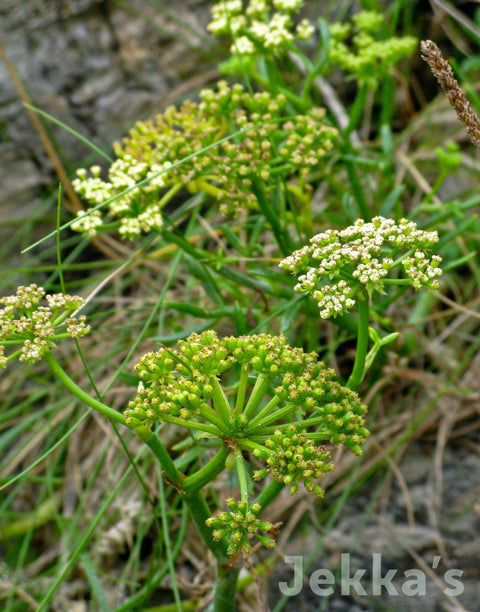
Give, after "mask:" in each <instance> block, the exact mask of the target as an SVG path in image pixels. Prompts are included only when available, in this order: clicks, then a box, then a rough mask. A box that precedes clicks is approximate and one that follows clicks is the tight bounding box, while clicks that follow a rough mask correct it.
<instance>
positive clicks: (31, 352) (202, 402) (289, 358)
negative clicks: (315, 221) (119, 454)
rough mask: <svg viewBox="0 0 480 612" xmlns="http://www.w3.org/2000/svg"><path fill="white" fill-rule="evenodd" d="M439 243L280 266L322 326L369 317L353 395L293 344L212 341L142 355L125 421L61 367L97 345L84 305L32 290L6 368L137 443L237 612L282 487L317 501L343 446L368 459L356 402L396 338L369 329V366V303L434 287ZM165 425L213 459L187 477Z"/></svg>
mask: <svg viewBox="0 0 480 612" xmlns="http://www.w3.org/2000/svg"><path fill="white" fill-rule="evenodd" d="M436 241H437V235H436V233H435V232H425V231H422V230H419V229H417V227H416V225H415V224H414V223H413V222H409V221H407V220H405V219H402V220H400V221H399V222H398V223H395V222H394V221H392V220H389V219H384V218H382V217H376V218H374V219H373V220H372V221H371V222H368V223H366V222H364V221H362V220H358V221H357V222H356V223H355V224H354V225H353V226H351V227H348V228H346V229H345V230H329V231H326V232H324V233H322V234H318V235H316V236H314V237H313V238H312V239H311V240H310V244H309V245H307V246H305V247H303V248H301V249H299V250H297V251H295V252H294V253H292V254H291V255H290V256H288V257H287V258H286V259H284V260H283V262H282V263H281V264H280V265H281V267H282V268H285V269H287V270H289V271H291V272H292V273H294V274H297V275H299V277H298V281H299V282H298V284H297V285H296V287H295V290H296V291H301V292H307V293H311V294H312V297H313V298H314V299H315V300H316V301H317V302H318V305H319V308H320V316H321V317H324V318H328V317H332V316H336V315H337V314H341V313H343V312H345V311H347V310H352V309H354V308H355V309H357V310H358V315H359V323H358V338H357V354H356V359H355V363H354V366H353V371H352V374H351V376H350V378H349V381H348V383H347V385H346V386H344V385H342V384H341V382H340V381H339V380H338V378H337V376H336V375H335V372H334V371H333V370H332V369H330V368H327V367H326V366H325V365H324V364H323V363H322V362H320V361H319V358H318V355H317V354H316V353H305V352H304V351H303V350H302V349H300V348H295V347H291V346H290V345H289V344H288V343H287V341H286V339H285V337H283V336H274V335H269V334H255V335H250V336H239V337H236V336H226V337H223V338H219V337H218V335H217V333H216V332H215V331H213V330H209V331H205V332H203V333H201V334H196V333H195V334H192V335H190V336H189V337H188V338H187V339H186V340H184V341H181V342H179V343H178V348H177V349H171V348H167V347H160V348H159V349H158V350H157V351H155V352H149V353H147V354H146V355H144V356H143V357H142V358H141V359H140V360H139V362H138V363H137V365H136V366H135V368H134V371H135V374H136V375H137V376H138V379H139V382H138V389H137V395H136V397H135V398H134V399H133V400H131V401H130V402H129V404H128V407H127V408H126V410H125V412H124V414H121V413H119V412H117V411H116V410H113V409H112V408H110V407H109V406H108V405H106V404H105V403H103V402H102V401H100V400H98V399H96V398H93V397H90V396H89V395H88V394H87V393H86V392H85V391H83V390H82V389H81V388H80V387H78V386H77V384H76V383H75V382H74V381H73V380H72V379H71V378H70V377H69V375H68V374H67V373H66V372H65V371H64V369H63V368H62V367H61V366H60V364H59V362H58V361H57V360H56V359H55V357H54V356H53V354H52V350H53V349H54V347H55V344H56V342H57V341H58V340H60V339H62V338H65V337H72V338H78V337H80V336H83V335H85V334H86V333H88V331H89V328H88V326H86V323H85V319H84V316H83V315H82V316H80V317H76V316H72V315H74V314H76V312H77V311H78V310H79V309H80V308H81V307H82V303H83V301H82V299H81V298H79V297H71V296H68V295H62V294H56V295H48V294H47V295H46V294H45V292H44V291H43V289H41V288H40V287H37V286H35V285H30V286H29V287H20V288H19V289H18V291H17V293H16V295H12V296H8V297H4V298H2V300H1V301H0V302H1V304H2V306H3V308H2V309H1V310H0V346H1V353H0V364H1V365H2V366H6V365H7V364H8V363H9V362H11V361H13V360H14V359H15V358H18V359H19V360H20V361H27V362H33V361H36V360H39V359H43V360H44V361H45V362H46V363H47V364H48V366H49V367H50V368H51V369H52V371H53V373H54V374H55V375H56V376H57V377H58V378H59V379H60V380H61V382H62V383H63V384H64V385H65V387H66V388H67V389H68V390H69V391H70V392H71V393H73V394H74V395H76V396H77V397H78V398H79V399H80V400H82V402H84V403H85V404H87V405H89V406H91V407H92V408H94V409H95V410H97V411H99V412H100V413H102V414H104V415H105V416H107V417H108V418H110V419H112V420H114V421H115V422H117V423H121V424H122V425H125V426H126V427H129V428H131V429H133V430H134V431H135V432H136V433H137V434H138V435H139V436H140V438H141V439H142V440H143V441H144V442H145V443H146V444H147V445H148V446H149V447H150V449H151V450H152V452H153V453H154V455H155V457H156V458H157V459H158V461H159V462H160V464H161V467H162V470H163V475H164V479H165V481H166V482H168V483H169V484H170V485H171V486H173V487H174V488H175V490H176V491H177V492H178V493H179V494H180V495H181V497H182V499H183V500H184V502H185V504H186V505H187V506H188V508H189V510H190V513H191V516H192V518H193V520H194V522H195V525H196V526H197V528H198V531H199V533H200V535H201V537H202V538H203V541H204V543H205V545H206V546H207V547H208V548H209V549H210V551H211V552H212V553H213V555H214V556H215V558H216V560H217V578H216V582H215V594H214V603H213V606H214V609H215V610H217V611H219V612H220V611H223V610H229V609H231V606H232V602H233V601H234V599H235V591H236V583H237V578H238V572H239V570H240V567H241V564H242V561H243V560H244V559H245V558H247V557H248V556H249V555H250V554H251V553H252V551H255V550H256V549H257V548H258V546H265V547H267V548H272V547H273V546H274V545H275V535H276V530H277V527H278V526H275V525H273V524H272V523H271V522H269V521H268V518H267V517H266V514H267V512H266V511H267V509H268V506H269V504H270V503H271V502H272V501H273V500H274V499H275V498H276V496H278V494H279V493H280V492H281V490H282V489H283V488H284V487H285V486H287V487H288V489H289V491H290V493H291V494H292V495H294V494H295V493H296V492H297V491H298V489H299V487H300V486H302V487H305V489H306V490H307V491H311V492H312V493H313V494H315V495H317V496H319V497H320V496H321V495H322V493H323V491H322V488H321V484H320V483H321V477H322V475H323V474H324V473H326V472H329V471H330V470H332V469H333V464H332V461H331V448H333V447H335V446H338V445H339V444H343V445H344V446H346V447H347V448H348V449H350V450H351V451H352V452H354V453H355V454H360V453H361V445H362V443H363V442H364V440H365V437H366V436H367V434H368V431H367V429H366V428H365V421H364V416H365V412H366V407H365V406H364V405H363V404H362V402H361V400H360V398H359V396H358V394H357V392H356V389H357V388H358V386H359V385H360V383H361V381H362V380H363V377H364V375H365V372H366V370H367V369H368V367H369V365H370V364H371V362H372V360H373V358H374V356H375V354H376V352H377V351H378V349H379V348H380V346H383V345H385V344H386V343H387V342H389V341H391V340H392V339H393V337H395V336H396V334H390V335H389V336H385V337H383V338H380V336H379V334H378V333H377V332H375V331H374V330H372V329H370V338H371V339H372V341H373V347H372V348H371V350H370V352H369V353H367V348H368V344H369V338H368V336H369V305H370V302H371V301H374V300H375V296H376V295H377V294H382V293H385V291H386V290H387V289H388V288H389V286H391V285H397V286H403V285H405V284H410V285H412V286H413V287H414V288H415V289H418V288H419V287H422V286H426V287H433V288H435V287H437V283H438V281H437V279H438V277H439V275H440V273H441V272H440V268H439V267H438V266H439V263H440V258H439V257H438V256H435V255H433V256H431V257H429V256H428V255H427V254H426V253H427V251H428V249H429V248H430V247H431V246H433V245H434V244H435V242H436ZM401 272H403V273H404V275H405V276H406V278H401ZM159 424H173V425H175V426H177V427H183V428H186V429H187V430H188V433H189V436H190V438H191V440H192V445H193V444H195V446H197V447H200V448H201V447H202V446H204V447H205V451H207V452H208V453H210V454H209V455H208V456H209V457H210V458H209V460H208V461H206V462H205V463H204V464H203V465H202V466H201V467H200V468H199V469H193V470H191V471H190V470H189V469H188V468H187V470H186V471H180V470H179V469H178V468H177V467H176V465H175V463H174V461H173V459H172V457H171V456H170V455H169V453H168V451H167V449H166V448H165V446H164V445H163V444H162V440H161V437H160V436H159V435H158V433H157V431H156V428H157V426H158V425H159ZM224 471H227V472H232V471H233V472H234V473H235V475H236V482H237V487H238V492H239V493H238V497H237V498H233V497H229V498H227V499H226V500H225V506H226V507H223V504H222V503H221V502H220V506H217V507H216V508H215V507H212V506H214V504H212V502H211V501H210V503H209V500H207V498H206V497H205V495H204V493H203V491H204V490H205V488H206V487H207V485H209V484H211V483H212V482H214V481H215V480H216V479H217V478H218V477H219V476H220V475H221V474H222V473H223V472H224ZM254 483H258V484H257V485H255V486H254Z"/></svg>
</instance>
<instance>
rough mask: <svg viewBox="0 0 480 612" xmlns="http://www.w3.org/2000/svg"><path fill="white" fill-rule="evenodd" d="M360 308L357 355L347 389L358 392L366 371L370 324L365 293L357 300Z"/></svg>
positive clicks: (367, 300) (367, 299)
mask: <svg viewBox="0 0 480 612" xmlns="http://www.w3.org/2000/svg"><path fill="white" fill-rule="evenodd" d="M357 306H358V333H357V353H356V355H355V363H354V364H353V370H352V373H351V375H350V378H349V379H348V382H347V387H348V388H349V389H353V390H354V391H356V390H357V389H358V387H359V386H360V383H361V382H362V380H363V375H364V371H365V359H366V356H367V351H368V322H369V297H368V294H367V292H366V291H363V292H362V293H361V294H360V295H359V298H358V300H357Z"/></svg>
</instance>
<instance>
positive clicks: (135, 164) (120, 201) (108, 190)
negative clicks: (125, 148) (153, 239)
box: [72, 155, 168, 240]
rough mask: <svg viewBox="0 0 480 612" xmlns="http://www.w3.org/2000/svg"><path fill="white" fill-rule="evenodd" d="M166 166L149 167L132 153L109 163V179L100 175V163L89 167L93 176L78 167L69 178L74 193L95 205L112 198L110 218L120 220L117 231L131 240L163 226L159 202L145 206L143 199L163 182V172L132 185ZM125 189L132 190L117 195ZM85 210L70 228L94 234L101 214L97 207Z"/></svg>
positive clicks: (98, 226)
mask: <svg viewBox="0 0 480 612" xmlns="http://www.w3.org/2000/svg"><path fill="white" fill-rule="evenodd" d="M167 168H168V166H166V165H165V166H164V167H163V166H162V167H160V166H155V167H154V168H150V167H149V165H148V164H147V163H145V162H139V161H138V160H136V159H134V158H133V157H132V156H131V155H125V156H124V157H123V158H119V159H116V160H115V161H114V162H113V163H112V165H111V166H110V168H109V171H108V178H109V180H108V181H103V180H102V179H101V178H100V172H101V168H100V166H92V167H91V168H90V173H91V175H92V176H90V177H89V176H87V171H86V170H85V169H84V168H81V169H80V170H78V171H77V178H75V179H74V180H73V181H72V185H73V187H74V189H75V191H77V193H79V194H80V195H82V196H83V197H84V198H85V200H87V201H88V202H90V203H91V204H94V205H98V204H102V203H103V202H106V201H107V200H110V199H111V198H115V199H113V200H112V201H111V202H110V203H109V204H108V212H109V214H110V216H111V217H112V218H114V219H115V218H119V219H120V227H119V230H118V231H119V233H120V235H121V236H122V237H123V238H127V239H129V240H133V239H134V238H137V237H138V236H139V235H140V234H141V233H142V232H149V231H151V230H159V229H160V228H161V227H162V224H163V220H162V216H161V212H160V208H159V207H158V205H157V204H148V205H147V204H145V202H146V200H148V195H149V193H151V192H152V191H156V190H157V189H158V187H159V185H161V184H163V180H164V179H163V177H164V175H163V174H161V175H159V176H158V177H155V178H154V179H152V180H151V181H150V182H149V183H147V184H146V185H144V186H142V187H141V188H135V185H137V184H138V183H139V182H140V181H142V180H143V179H145V178H149V177H151V176H153V175H155V174H156V173H158V172H160V171H162V170H166V169H167ZM162 179H163V180H162ZM128 189H131V191H129V192H128V193H125V194H123V195H121V196H118V194H119V193H121V192H123V191H126V190H128ZM86 212H87V213H88V214H87V215H85V211H80V212H79V213H78V216H81V218H80V219H78V220H77V221H75V222H74V223H72V229H73V230H75V231H78V232H83V233H86V234H88V235H89V236H90V237H93V236H95V235H96V234H97V232H98V230H99V228H100V227H101V226H102V225H103V220H102V214H101V213H100V210H92V209H89V210H87V211H86Z"/></svg>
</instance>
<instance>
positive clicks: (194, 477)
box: [182, 444, 230, 493]
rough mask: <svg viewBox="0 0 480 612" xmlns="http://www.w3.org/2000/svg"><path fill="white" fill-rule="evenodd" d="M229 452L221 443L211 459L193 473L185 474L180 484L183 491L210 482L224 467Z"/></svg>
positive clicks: (195, 488) (191, 490) (200, 486)
mask: <svg viewBox="0 0 480 612" xmlns="http://www.w3.org/2000/svg"><path fill="white" fill-rule="evenodd" d="M229 452H230V450H229V448H228V447H227V446H226V445H225V444H223V445H222V447H221V448H220V449H219V451H218V452H217V453H216V455H215V457H213V459H210V461H209V462H208V463H207V464H206V465H204V466H203V467H202V468H200V469H199V470H198V471H196V472H195V473H194V474H191V475H190V476H187V477H186V478H185V480H184V481H183V486H182V488H183V490H184V491H185V493H190V492H193V491H196V490H199V489H201V488H202V487H204V486H205V485H207V484H208V483H209V482H212V481H213V480H214V479H215V478H216V477H217V476H218V475H219V474H220V472H222V471H223V470H224V469H225V460H226V458H227V457H228V454H229Z"/></svg>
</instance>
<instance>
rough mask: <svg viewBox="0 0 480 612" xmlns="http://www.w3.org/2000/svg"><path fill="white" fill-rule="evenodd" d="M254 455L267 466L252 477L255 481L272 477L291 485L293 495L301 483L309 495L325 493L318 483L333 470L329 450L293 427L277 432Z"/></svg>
mask: <svg viewBox="0 0 480 612" xmlns="http://www.w3.org/2000/svg"><path fill="white" fill-rule="evenodd" d="M253 454H254V455H255V457H257V458H258V459H263V460H264V461H265V463H266V464H267V467H266V468H264V469H262V470H257V471H256V472H255V473H254V474H253V477H254V479H255V480H260V479H261V478H265V476H267V475H268V474H270V475H271V476H273V478H275V480H278V481H279V482H283V483H284V484H286V485H288V486H289V487H290V493H291V494H292V495H294V494H295V493H296V492H297V491H298V484H299V482H300V481H301V480H302V481H303V484H304V486H305V488H306V490H307V491H311V492H313V493H315V495H318V496H322V495H323V490H322V489H321V487H320V486H319V485H318V484H317V483H316V482H315V480H318V479H319V478H321V477H322V476H323V474H325V473H327V472H330V471H331V470H333V463H330V462H329V461H328V459H329V458H330V453H329V452H328V450H327V449H326V448H325V447H324V446H318V445H316V444H315V442H314V441H313V440H309V439H308V438H307V437H306V436H305V435H304V434H299V433H297V427H296V426H295V425H294V424H291V425H289V426H288V428H287V429H284V430H283V431H281V430H276V431H275V433H274V434H273V437H271V438H268V440H266V441H265V448H264V449H256V450H254V451H253Z"/></svg>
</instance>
